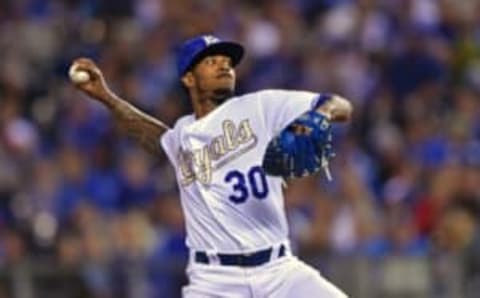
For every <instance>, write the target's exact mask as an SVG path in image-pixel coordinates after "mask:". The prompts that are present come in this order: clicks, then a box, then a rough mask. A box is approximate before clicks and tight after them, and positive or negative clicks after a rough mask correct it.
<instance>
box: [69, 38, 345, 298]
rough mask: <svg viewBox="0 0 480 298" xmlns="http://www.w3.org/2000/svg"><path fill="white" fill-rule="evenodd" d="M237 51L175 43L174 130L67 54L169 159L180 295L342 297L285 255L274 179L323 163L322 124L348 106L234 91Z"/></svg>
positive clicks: (135, 131)
mask: <svg viewBox="0 0 480 298" xmlns="http://www.w3.org/2000/svg"><path fill="white" fill-rule="evenodd" d="M243 53H244V49H243V47H242V46H241V45H240V44H237V43H235V42H228V41H222V40H220V39H218V38H216V37H214V36H210V35H207V36H199V37H195V38H193V39H190V40H188V41H186V42H185V43H184V44H183V45H182V47H181V49H180V50H179V52H178V58H177V68H178V73H179V78H180V80H181V82H182V84H183V85H184V87H185V88H186V90H188V93H189V96H190V100H191V103H192V106H193V110H194V113H193V114H191V115H186V116H183V117H181V118H180V119H179V120H178V121H177V122H176V124H175V126H174V127H173V128H169V127H167V126H166V125H165V124H163V123H162V122H160V121H159V120H157V119H155V118H153V117H151V116H148V115H146V114H145V113H143V112H141V111H140V110H138V109H137V108H135V107H134V106H132V105H130V104H129V103H128V102H126V101H125V100H123V99H121V98H119V97H118V96H116V95H115V94H114V93H113V92H112V91H111V90H110V89H109V88H108V86H107V84H106V82H105V80H104V78H103V76H102V73H101V71H100V70H99V68H98V67H97V66H96V65H95V64H94V62H92V61H91V60H89V59H86V58H80V59H77V60H75V61H74V63H73V64H72V67H71V71H70V76H71V78H72V81H73V82H74V84H75V86H76V87H77V88H79V89H80V90H82V91H83V92H85V93H86V94H88V95H89V96H91V97H92V98H94V99H96V100H98V101H100V102H101V103H103V104H104V105H106V106H107V107H108V108H109V109H110V110H111V111H112V113H113V115H114V117H115V118H116V120H117V122H118V123H119V125H120V127H122V128H123V129H124V131H125V132H126V134H127V135H129V136H130V137H132V138H134V139H135V140H137V141H138V142H139V143H140V144H141V145H142V146H143V147H144V148H145V149H146V150H148V151H149V152H152V153H153V154H157V153H158V152H159V150H161V148H163V150H164V151H165V152H166V154H167V156H168V158H169V160H170V161H171V163H172V164H173V166H174V168H175V172H176V177H177V181H178V187H179V191H180V198H181V204H182V208H183V212H184V214H185V220H186V230H187V239H186V243H187V246H188V247H189V249H190V261H189V265H188V268H187V274H188V277H189V284H188V285H187V286H186V287H184V289H183V296H184V297H188V298H190V297H192V298H193V297H199V298H200V297H201V298H205V297H212V298H213V297H232V298H233V297H245V298H246V297H275V298H278V297H296V298H299V297H309V298H310V297H323V298H330V297H346V295H345V294H344V293H343V292H342V291H340V290H339V289H338V288H336V287H335V286H334V285H332V284H331V283H330V282H328V281H327V280H326V279H325V278H323V277H322V276H321V275H320V273H319V272H317V271H316V270H314V269H313V268H312V267H310V266H308V265H306V264H305V263H303V262H302V261H300V260H299V259H298V258H296V257H295V256H293V255H292V252H291V250H290V246H289V241H288V224H287V220H286V215H285V210H284V199H283V194H282V181H283V179H288V178H292V177H302V176H307V175H311V174H313V173H316V172H318V171H320V170H321V169H327V164H328V160H329V159H330V158H331V156H332V148H331V144H330V141H331V133H330V123H331V122H335V121H347V120H349V118H350V115H351V111H352V107H351V105H350V103H349V102H348V101H347V100H345V99H344V98H342V97H340V96H337V95H328V94H315V93H311V92H305V91H286V90H262V91H258V92H254V93H249V94H245V95H241V96H235V95H234V88H235V71H234V67H235V66H236V65H237V64H238V63H239V62H240V60H241V59H242V56H243ZM327 173H328V171H327Z"/></svg>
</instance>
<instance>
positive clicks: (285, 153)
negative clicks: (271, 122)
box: [262, 110, 335, 180]
mask: <svg viewBox="0 0 480 298" xmlns="http://www.w3.org/2000/svg"><path fill="white" fill-rule="evenodd" d="M334 156H335V153H334V152H333V147H332V126H331V124H330V121H329V120H328V119H327V117H326V116H325V115H323V114H321V113H319V112H317V111H316V110H311V111H308V112H306V113H305V114H303V115H302V116H300V117H299V118H297V119H296V120H295V121H293V122H292V123H291V124H290V125H288V126H287V127H286V128H285V129H284V130H282V131H281V132H280V134H279V135H277V136H276V137H274V138H273V139H272V140H271V141H270V143H269V144H268V146H267V150H266V152H265V156H264V159H263V164H262V166H263V169H264V171H265V173H267V174H268V175H271V176H281V177H283V178H285V179H291V178H300V177H306V176H310V175H313V174H315V173H317V172H319V171H320V170H322V169H323V170H324V171H325V174H326V176H327V178H328V180H331V175H330V171H329V169H328V162H329V160H330V159H332V158H333V157H334Z"/></svg>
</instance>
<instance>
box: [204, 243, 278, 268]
mask: <svg viewBox="0 0 480 298" xmlns="http://www.w3.org/2000/svg"><path fill="white" fill-rule="evenodd" d="M272 251H273V248H268V249H265V250H260V251H257V252H254V253H251V254H217V257H218V260H219V261H220V265H224V266H241V267H254V266H259V265H262V264H265V263H267V262H268V261H270V259H271V256H272ZM283 256H285V245H283V244H282V245H281V246H280V249H279V250H278V257H279V258H280V257H283ZM195 262H197V263H202V264H210V260H209V258H208V254H207V253H206V252H204V251H197V252H195Z"/></svg>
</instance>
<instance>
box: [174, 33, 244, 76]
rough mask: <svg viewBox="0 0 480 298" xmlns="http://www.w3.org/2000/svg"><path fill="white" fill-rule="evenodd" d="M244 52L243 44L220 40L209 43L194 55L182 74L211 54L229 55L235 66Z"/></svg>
mask: <svg viewBox="0 0 480 298" xmlns="http://www.w3.org/2000/svg"><path fill="white" fill-rule="evenodd" d="M244 53H245V50H244V49H243V46H242V45H240V44H238V43H235V42H231V41H220V42H217V43H214V44H211V45H209V46H208V47H206V48H205V49H203V50H202V51H200V52H199V53H197V55H195V58H194V59H193V60H192V62H191V63H190V65H189V66H188V67H187V69H186V70H185V72H184V73H183V74H185V73H186V72H188V71H189V70H191V69H192V67H194V66H195V65H196V64H197V63H198V62H200V61H201V60H202V59H203V58H205V57H207V56H212V55H224V56H227V57H230V59H232V66H234V67H235V66H236V65H238V63H240V61H241V60H242V58H243V55H244Z"/></svg>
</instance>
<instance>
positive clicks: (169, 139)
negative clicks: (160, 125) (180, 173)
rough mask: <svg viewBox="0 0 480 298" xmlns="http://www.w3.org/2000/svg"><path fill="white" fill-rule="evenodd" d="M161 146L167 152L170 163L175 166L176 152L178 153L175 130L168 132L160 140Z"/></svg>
mask: <svg viewBox="0 0 480 298" xmlns="http://www.w3.org/2000/svg"><path fill="white" fill-rule="evenodd" d="M160 144H161V146H162V148H163V150H164V151H165V153H166V154H167V156H168V159H169V160H170V162H171V163H172V164H173V165H175V164H176V158H175V152H176V149H175V148H176V147H177V146H178V145H177V144H176V142H175V131H174V130H173V129H169V130H167V131H166V132H165V133H164V134H163V135H162V136H161V138H160Z"/></svg>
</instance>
